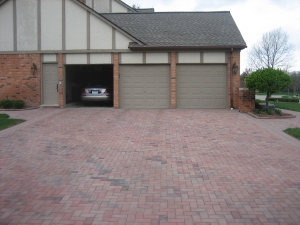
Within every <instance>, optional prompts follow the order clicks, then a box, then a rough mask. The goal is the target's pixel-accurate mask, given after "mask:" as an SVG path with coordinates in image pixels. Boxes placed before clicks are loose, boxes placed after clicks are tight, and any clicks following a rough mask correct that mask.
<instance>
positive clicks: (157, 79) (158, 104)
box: [120, 65, 170, 109]
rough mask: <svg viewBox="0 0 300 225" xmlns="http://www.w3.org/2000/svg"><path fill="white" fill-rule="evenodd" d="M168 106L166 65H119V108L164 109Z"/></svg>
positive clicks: (167, 70) (168, 91)
mask: <svg viewBox="0 0 300 225" xmlns="http://www.w3.org/2000/svg"><path fill="white" fill-rule="evenodd" d="M169 106H170V69H169V66H168V65H151V66H148V65H121V66H120V107H121V108H125V109H134V108H135V109H147V108H148V109H166V108H169Z"/></svg>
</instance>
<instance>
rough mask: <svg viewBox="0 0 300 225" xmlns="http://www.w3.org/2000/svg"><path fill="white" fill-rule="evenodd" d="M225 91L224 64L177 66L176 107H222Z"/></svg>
mask: <svg viewBox="0 0 300 225" xmlns="http://www.w3.org/2000/svg"><path fill="white" fill-rule="evenodd" d="M226 93H227V67H226V65H178V66H177V107H178V108H183V109H187V108H191V109H224V108H226V107H227V95H226Z"/></svg>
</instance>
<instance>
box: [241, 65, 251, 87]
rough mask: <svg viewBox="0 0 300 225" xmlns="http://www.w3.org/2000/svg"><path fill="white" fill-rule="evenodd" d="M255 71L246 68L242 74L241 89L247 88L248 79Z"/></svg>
mask: <svg viewBox="0 0 300 225" xmlns="http://www.w3.org/2000/svg"><path fill="white" fill-rule="evenodd" d="M252 72H253V71H252V70H251V69H250V68H246V69H245V70H244V72H243V73H242V74H241V77H240V80H241V85H240V86H241V87H245V83H246V79H247V78H248V77H249V76H250V74H251V73H252Z"/></svg>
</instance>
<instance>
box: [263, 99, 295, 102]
mask: <svg viewBox="0 0 300 225" xmlns="http://www.w3.org/2000/svg"><path fill="white" fill-rule="evenodd" d="M276 100H278V102H299V99H297V98H269V101H274V102H276Z"/></svg>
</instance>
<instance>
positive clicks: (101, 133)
mask: <svg viewBox="0 0 300 225" xmlns="http://www.w3.org/2000/svg"><path fill="white" fill-rule="evenodd" d="M6 113H8V114H9V115H11V117H14V118H23V119H26V120H27V122H25V123H23V124H20V125H18V126H15V127H12V128H10V129H7V130H4V131H1V132H0V224H1V225H6V224H43V225H45V224H101V225H102V224H103V225H106V224H107V225H108V224H137V225H138V224H153V225H155V224H162V225H163V224H199V225H200V224H201V225H202V224H203V225H206V224H207V225H208V224H209V225H226V224H230V225H234V224H241V225H243V224H245V225H246V224H268V225H279V224H280V225H281V224H282V225H283V224H287V225H296V224H300V141H298V140H296V139H294V138H291V137H289V136H287V135H285V134H284V133H283V132H282V130H283V129H285V128H288V127H300V113H296V112H293V114H295V115H296V116H297V117H296V118H293V119H284V120H257V119H254V118H252V117H250V116H249V115H247V114H241V113H239V112H238V111H236V110H233V111H230V110H114V109H108V108H75V109H37V110H30V111H21V112H6Z"/></svg>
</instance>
